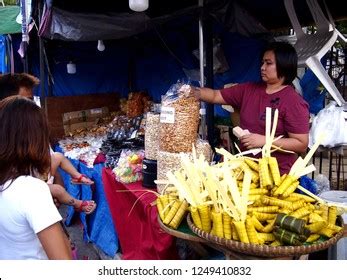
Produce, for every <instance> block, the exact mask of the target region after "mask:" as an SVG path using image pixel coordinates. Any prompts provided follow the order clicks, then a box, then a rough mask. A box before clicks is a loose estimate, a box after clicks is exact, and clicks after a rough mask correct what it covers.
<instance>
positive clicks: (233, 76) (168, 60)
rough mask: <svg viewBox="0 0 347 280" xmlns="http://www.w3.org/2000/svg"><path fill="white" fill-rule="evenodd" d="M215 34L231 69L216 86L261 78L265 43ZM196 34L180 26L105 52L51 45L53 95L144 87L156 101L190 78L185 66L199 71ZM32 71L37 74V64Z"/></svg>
mask: <svg viewBox="0 0 347 280" xmlns="http://www.w3.org/2000/svg"><path fill="white" fill-rule="evenodd" d="M217 32H218V34H217V36H218V37H219V38H220V39H221V42H222V46H223V51H224V53H225V56H226V60H227V62H228V64H229V70H228V71H227V72H225V73H223V74H216V75H215V77H214V85H215V88H221V87H223V86H224V84H226V83H239V82H245V81H258V80H259V79H260V74H259V73H260V53H261V49H262V47H263V45H264V41H262V40H258V39H252V38H248V37H245V36H242V35H239V34H237V33H229V32H227V31H226V30H223V28H219V30H218V31H217ZM197 34H198V29H197V24H195V25H194V24H192V25H188V26H187V27H186V28H183V29H182V28H181V29H179V30H178V29H176V28H172V29H169V30H166V31H165V32H164V31H162V32H160V33H159V31H158V32H155V31H153V32H149V33H146V34H143V35H141V36H139V37H138V38H136V39H127V40H123V41H122V40H119V41H104V44H105V47H106V49H105V51H103V52H99V51H97V49H96V46H97V42H96V41H95V42H62V43H59V44H58V43H56V44H52V45H51V46H50V47H49V51H50V53H49V56H50V57H51V58H53V59H52V62H51V63H50V68H51V72H52V74H53V77H54V85H53V94H54V96H70V95H82V94H88V93H114V92H118V93H121V96H123V97H126V96H127V95H128V93H129V92H130V91H138V90H140V91H141V90H146V91H148V93H149V94H150V95H151V96H152V98H153V100H154V101H155V102H160V100H161V95H163V94H165V93H166V91H167V90H168V89H169V87H170V86H171V85H172V84H174V83H175V82H177V80H179V79H186V78H187V77H186V75H185V73H184V71H183V69H188V70H192V69H195V70H197V71H198V69H199V61H198V59H197V58H196V57H195V56H194V55H193V50H196V49H198V35H197ZM37 61H38V60H37ZM69 61H73V62H74V63H75V64H76V68H77V72H76V74H68V73H67V71H66V64H67V63H68V62H69ZM34 70H35V73H36V75H39V69H38V64H36V68H35V69H34ZM129 80H131V81H132V83H130V82H129ZM223 111H224V110H223ZM223 111H222V110H217V112H218V113H221V112H223Z"/></svg>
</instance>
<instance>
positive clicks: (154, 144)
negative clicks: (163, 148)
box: [145, 113, 160, 160]
mask: <svg viewBox="0 0 347 280" xmlns="http://www.w3.org/2000/svg"><path fill="white" fill-rule="evenodd" d="M159 118H160V115H159V114H155V113H147V119H146V131H145V156H146V158H147V159H152V160H157V155H158V149H159Z"/></svg>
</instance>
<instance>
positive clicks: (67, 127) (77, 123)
mask: <svg viewBox="0 0 347 280" xmlns="http://www.w3.org/2000/svg"><path fill="white" fill-rule="evenodd" d="M108 115H109V110H108V108H107V107H102V108H94V109H88V110H81V111H74V112H68V113H64V114H63V126H64V131H65V135H69V134H70V133H71V132H74V131H75V130H76V129H80V128H89V127H92V126H93V125H95V124H97V122H98V121H99V119H100V118H104V117H107V116H108Z"/></svg>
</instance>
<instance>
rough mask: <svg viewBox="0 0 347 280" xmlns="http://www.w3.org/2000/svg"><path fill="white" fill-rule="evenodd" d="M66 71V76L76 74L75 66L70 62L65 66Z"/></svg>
mask: <svg viewBox="0 0 347 280" xmlns="http://www.w3.org/2000/svg"><path fill="white" fill-rule="evenodd" d="M66 71H67V72H68V74H76V64H75V63H73V62H72V61H70V62H69V63H68V64H66Z"/></svg>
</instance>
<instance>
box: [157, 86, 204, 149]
mask: <svg viewBox="0 0 347 280" xmlns="http://www.w3.org/2000/svg"><path fill="white" fill-rule="evenodd" d="M199 110H200V102H199V101H197V99H196V98H195V96H194V95H192V88H191V86H190V85H189V84H185V83H180V82H178V83H176V84H174V85H172V86H171V87H170V89H169V90H168V92H167V93H166V94H165V95H164V96H162V104H161V113H160V145H159V146H160V150H162V151H166V152H170V153H180V152H191V151H192V143H195V141H196V136H197V131H198V126H199Z"/></svg>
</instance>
